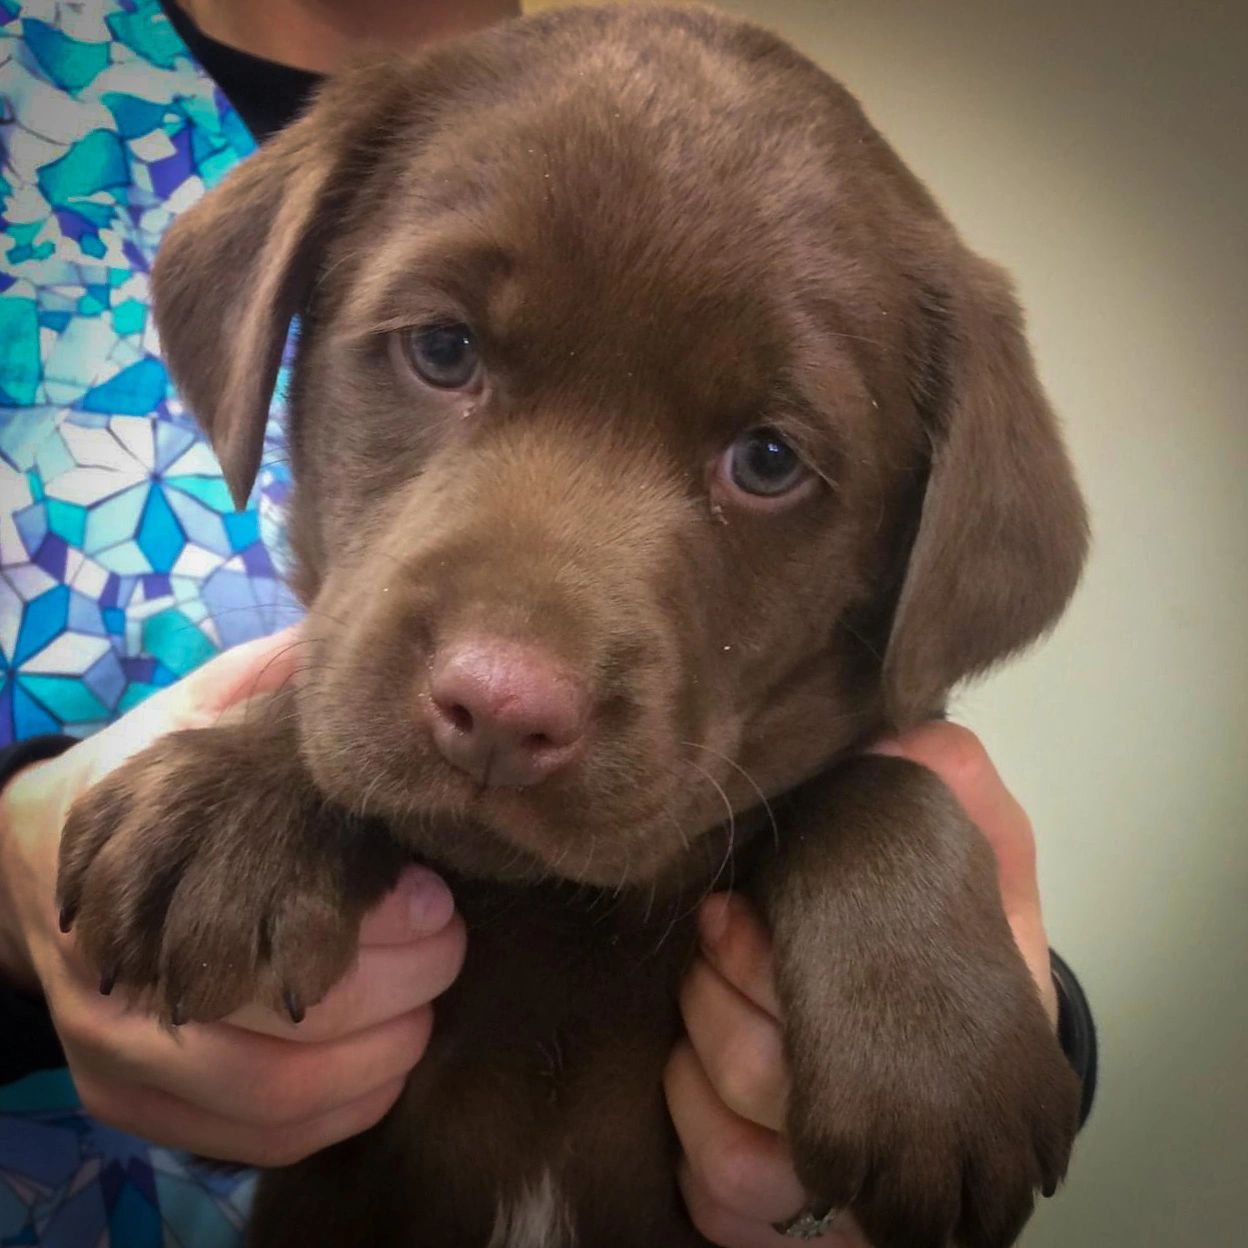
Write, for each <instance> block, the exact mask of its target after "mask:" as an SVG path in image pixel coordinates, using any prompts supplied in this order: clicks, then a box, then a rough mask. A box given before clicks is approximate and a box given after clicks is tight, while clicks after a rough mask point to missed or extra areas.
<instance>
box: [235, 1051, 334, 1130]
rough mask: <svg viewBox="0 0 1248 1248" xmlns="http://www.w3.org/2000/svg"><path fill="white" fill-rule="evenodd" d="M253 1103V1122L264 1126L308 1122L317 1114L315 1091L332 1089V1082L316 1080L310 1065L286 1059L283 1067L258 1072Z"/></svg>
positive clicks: (281, 1065)
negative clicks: (310, 1117)
mask: <svg viewBox="0 0 1248 1248" xmlns="http://www.w3.org/2000/svg"><path fill="white" fill-rule="evenodd" d="M257 1073H258V1074H260V1075H261V1077H259V1078H257V1080H256V1083H255V1087H254V1093H253V1099H252V1106H253V1110H252V1114H251V1115H250V1116H251V1117H252V1118H253V1120H254V1121H255V1122H257V1123H259V1124H261V1125H263V1126H268V1127H281V1126H283V1125H284V1124H287V1123H293V1122H298V1121H299V1120H300V1119H304V1118H307V1117H308V1116H309V1114H310V1113H311V1112H312V1111H314V1109H315V1105H314V1104H313V1103H312V1102H313V1095H314V1094H313V1092H312V1090H313V1089H316V1088H318V1087H324V1086H333V1085H332V1081H329V1080H326V1079H322V1078H317V1077H315V1072H313V1071H310V1070H309V1069H308V1064H307V1063H306V1062H303V1061H299V1060H291V1059H287V1060H286V1061H284V1062H283V1063H281V1064H280V1065H277V1066H274V1067H270V1068H268V1069H265V1070H264V1071H263V1072H257Z"/></svg>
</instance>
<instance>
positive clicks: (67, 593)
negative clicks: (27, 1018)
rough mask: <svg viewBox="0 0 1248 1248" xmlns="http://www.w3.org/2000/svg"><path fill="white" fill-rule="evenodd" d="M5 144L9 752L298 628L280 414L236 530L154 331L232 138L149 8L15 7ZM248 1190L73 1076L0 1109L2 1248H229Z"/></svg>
mask: <svg viewBox="0 0 1248 1248" xmlns="http://www.w3.org/2000/svg"><path fill="white" fill-rule="evenodd" d="M0 142H2V144H3V147H2V149H0V158H2V162H3V163H2V164H0V743H4V742H7V741H10V740H13V739H18V738H23V737H27V736H31V735H33V734H36V733H40V732H49V731H59V730H64V731H67V732H69V733H72V734H76V735H84V734H86V733H89V732H91V731H92V730H93V729H95V728H98V727H100V726H101V725H103V724H105V723H107V722H108V721H109V720H111V719H112V718H114V717H116V716H117V715H119V714H121V713H123V712H124V711H125V710H127V709H128V708H129V707H131V706H133V705H134V704H135V703H137V702H139V701H140V700H142V699H143V698H144V697H146V696H147V695H148V694H150V693H151V692H152V691H153V690H155V689H157V688H159V687H160V686H162V685H165V684H168V683H169V682H171V681H173V680H176V679H177V678H178V677H179V676H181V675H183V674H184V673H186V672H187V671H189V670H191V669H192V668H193V667H195V666H196V665H198V664H199V663H201V662H203V661H204V660H205V659H207V658H208V657H210V656H211V655H212V654H214V653H215V652H217V651H218V650H221V649H224V648H226V647H228V646H230V645H233V644H235V643H236V642H239V641H242V640H245V639H247V638H249V637H253V636H258V635H261V634H264V633H267V632H271V631H273V630H274V629H275V628H277V627H279V626H281V625H282V624H285V623H288V622H290V621H291V620H292V619H293V618H294V615H295V609H294V604H293V602H292V600H291V599H290V598H289V596H288V594H287V592H286V591H285V589H284V588H283V587H282V585H281V582H280V579H279V573H278V568H277V567H276V566H275V565H276V563H280V554H279V555H278V557H277V558H276V560H275V557H274V552H279V551H280V531H281V506H282V501H283V497H284V494H285V491H286V489H287V486H288V479H287V477H286V475H285V471H284V467H283V464H282V457H283V452H282V449H281V439H280V427H281V422H280V413H278V414H277V415H278V419H275V420H274V421H273V422H272V423H271V435H270V436H271V441H270V445H269V446H268V448H267V453H266V456H265V467H264V469H263V471H262V474H261V480H260V482H259V485H258V488H257V492H256V494H255V496H254V497H253V500H252V505H251V507H250V508H249V509H248V510H246V511H244V512H241V513H235V512H234V510H233V508H232V506H231V504H230V500H229V496H228V493H227V491H226V488H225V485H224V483H223V481H222V479H221V475H220V472H219V469H218V466H217V463H216V461H215V459H214V457H213V455H212V452H211V450H210V449H209V447H208V446H207V444H206V443H205V442H204V440H203V439H202V438H201V437H200V435H199V433H198V432H197V430H196V428H195V426H194V424H193V422H192V420H191V418H190V416H189V414H188V413H187V412H186V411H185V409H184V408H183V406H182V404H181V403H180V402H179V400H178V397H177V395H176V394H175V393H174V391H173V389H172V388H171V386H170V383H169V378H168V376H167V375H166V373H165V370H164V367H163V366H162V364H161V362H160V352H159V346H158V344H157V342H156V338H155V334H154V331H153V328H152V324H151V317H150V313H149V309H148V273H149V271H150V268H151V264H152V258H153V256H154V255H155V252H156V248H157V245H158V244H159V242H160V239H161V235H162V233H163V232H164V230H165V228H166V227H167V225H168V224H169V222H170V220H171V219H172V218H173V217H174V216H175V215H176V214H177V213H178V212H179V211H180V210H182V209H183V208H185V207H187V206H188V205H189V204H191V203H193V202H194V201H195V200H196V199H198V198H199V196H200V195H201V194H203V192H204V189H205V188H206V187H208V186H211V185H212V184H213V183H215V182H216V181H218V180H219V179H220V178H221V177H222V176H223V175H224V174H225V172H226V171H227V170H228V169H229V168H230V167H231V166H232V165H233V164H235V163H236V162H237V161H238V160H240V159H242V158H243V157H245V156H246V155H247V154H248V153H249V152H250V151H251V150H252V149H253V146H254V145H253V142H252V139H251V137H250V135H249V134H248V133H247V131H246V129H245V127H244V126H243V124H242V122H241V121H240V120H239V118H238V116H237V115H236V114H235V112H234V111H233V110H232V109H231V108H230V107H229V105H228V104H227V103H226V101H225V99H224V98H223V97H222V96H221V94H220V92H219V91H217V89H216V88H215V87H214V85H213V83H212V82H211V81H210V80H209V79H208V78H207V77H206V76H205V75H204V73H203V72H202V70H201V69H199V67H198V66H196V65H195V64H194V63H193V62H192V61H191V59H190V57H189V55H188V53H187V51H186V49H185V47H184V46H183V45H182V43H181V41H180V40H179V39H178V37H177V35H176V34H175V32H174V30H173V28H172V27H171V26H170V24H169V22H168V21H167V20H166V18H165V17H164V15H163V14H162V13H161V11H160V8H159V6H158V5H157V4H156V3H155V0H86V2H85V3H74V4H71V3H66V2H64V0H62V2H56V0H20V2H19V0H0ZM222 280H223V281H228V280H229V275H228V274H222ZM0 1043H3V1036H0ZM249 1191H250V1181H249V1179H247V1178H246V1177H243V1178H239V1177H228V1176H221V1175H219V1174H215V1173H212V1172H204V1171H201V1170H196V1169H195V1168H194V1167H193V1166H192V1165H191V1164H190V1163H189V1162H188V1160H187V1159H186V1158H182V1157H179V1156H177V1155H175V1154H173V1153H170V1152H168V1151H166V1150H163V1149H159V1148H154V1147H152V1146H150V1145H148V1144H146V1143H144V1142H143V1141H140V1140H136V1139H134V1138H131V1137H129V1136H125V1135H123V1134H121V1133H119V1132H116V1131H112V1130H110V1129H108V1128H106V1127H103V1126H101V1125H100V1124H98V1123H95V1122H93V1121H92V1120H90V1119H88V1118H86V1117H85V1116H84V1115H83V1114H82V1112H81V1109H80V1106H79V1103H78V1100H77V1097H76V1095H75V1094H74V1090H73V1085H72V1083H71V1081H70V1079H69V1076H68V1073H67V1072H65V1071H54V1072H44V1073H41V1074H36V1075H32V1076H30V1077H29V1078H27V1079H25V1080H23V1081H22V1082H20V1083H17V1084H13V1085H10V1086H8V1087H4V1088H0V1246H3V1248H10V1246H13V1245H19V1244H20V1245H43V1246H45V1248H109V1245H111V1246H112V1248H158V1246H159V1248H226V1246H227V1245H234V1244H236V1243H237V1242H238V1238H239V1227H240V1226H241V1225H242V1221H243V1218H244V1214H245V1209H246V1204H247V1198H248V1194H249Z"/></svg>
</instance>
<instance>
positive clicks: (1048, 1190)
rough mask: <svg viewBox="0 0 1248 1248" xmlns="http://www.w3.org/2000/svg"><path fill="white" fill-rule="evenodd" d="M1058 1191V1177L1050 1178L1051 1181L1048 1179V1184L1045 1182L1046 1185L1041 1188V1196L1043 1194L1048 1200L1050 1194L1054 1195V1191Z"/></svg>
mask: <svg viewBox="0 0 1248 1248" xmlns="http://www.w3.org/2000/svg"><path fill="white" fill-rule="evenodd" d="M1056 1191H1057V1180H1056V1179H1050V1180H1049V1181H1048V1182H1047V1183H1046V1184H1045V1185H1044V1186H1043V1187H1042V1188H1041V1189H1040V1195H1041V1196H1043V1197H1044V1198H1045V1200H1048V1198H1049V1197H1050V1196H1052V1195H1053V1194H1054V1192H1056Z"/></svg>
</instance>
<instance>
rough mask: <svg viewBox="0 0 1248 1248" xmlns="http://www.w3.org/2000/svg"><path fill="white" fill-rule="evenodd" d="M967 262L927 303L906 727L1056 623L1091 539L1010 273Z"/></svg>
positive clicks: (891, 706)
mask: <svg viewBox="0 0 1248 1248" xmlns="http://www.w3.org/2000/svg"><path fill="white" fill-rule="evenodd" d="M958 263H959V269H960V271H959V273H958V274H957V277H956V279H955V281H954V282H953V283H952V287H951V289H950V290H949V291H948V293H947V295H945V296H944V297H942V298H939V299H933V300H931V301H930V302H929V306H928V308H927V317H928V322H929V326H928V328H929V331H930V332H929V334H928V337H929V346H928V355H929V357H930V358H929V359H928V361H927V363H926V368H925V370H924V371H925V374H926V378H927V383H926V385H925V389H926V401H927V402H926V406H927V415H928V417H929V419H930V421H931V426H932V427H931V430H930V433H931V438H932V460H931V473H930V477H929V479H928V484H927V490H926V494H925V496H924V500H923V507H922V513H921V517H920V520H919V527H918V533H917V536H916V537H915V540H914V544H913V547H912V550H911V553H910V560H909V565H908V567H907V569H906V574H905V579H904V581H903V583H902V588H901V593H900V596H899V598H898V603H897V609H896V612H895V614H894V618H893V626H892V631H891V635H890V637H889V641H888V647H887V649H886V651H885V655H884V671H883V676H884V694H885V702H886V708H887V712H888V715H889V718H890V720H891V721H892V722H893V724H894V726H895V727H898V728H900V727H904V726H906V725H908V724H913V723H915V722H916V721H917V720H919V719H922V718H924V717H926V716H928V715H930V714H931V713H932V712H933V711H935V710H937V709H938V708H939V706H940V705H941V702H942V699H943V698H944V695H945V693H946V691H947V690H948V689H949V688H950V687H951V686H952V685H954V684H956V683H957V682H958V681H959V680H961V679H962V678H963V677H966V676H970V675H974V674H976V673H979V672H982V671H984V670H985V669H986V668H988V667H990V666H991V665H992V664H993V663H995V662H997V661H998V660H999V659H1002V658H1005V657H1006V656H1007V655H1009V654H1011V653H1012V652H1013V651H1015V650H1018V649H1020V648H1021V647H1023V646H1025V645H1027V644H1028V643H1029V642H1031V641H1033V640H1035V639H1036V638H1037V637H1039V636H1040V635H1041V634H1042V633H1043V632H1044V631H1045V630H1046V629H1048V628H1050V627H1051V626H1052V625H1053V624H1054V623H1055V622H1056V621H1057V618H1058V616H1059V615H1060V614H1061V612H1062V609H1063V608H1064V607H1065V605H1066V602H1067V600H1068V599H1069V598H1070V595H1071V594H1072V593H1073V592H1074V588H1075V585H1076V583H1077V581H1078V579H1079V572H1080V569H1081V567H1082V565H1083V559H1084V555H1085V553H1086V550H1087V543H1088V527H1087V517H1086V513H1085V511H1084V505H1083V500H1082V498H1081V497H1080V494H1079V489H1078V486H1077V485H1076V484H1075V479H1074V473H1073V471H1072V469H1071V465H1070V461H1069V459H1068V458H1067V455H1066V451H1065V448H1064V446H1063V445H1062V439H1061V435H1060V433H1059V431H1058V427H1057V422H1056V420H1055V418H1054V416H1053V413H1052V411H1051V410H1050V408H1049V405H1048V402H1047V400H1046V399H1045V396H1044V393H1043V391H1042V390H1041V388H1040V383H1039V381H1038V380H1037V378H1036V372H1035V366H1034V365H1033V363H1032V359H1031V353H1030V351H1029V350H1028V347H1027V343H1026V340H1025V339H1024V336H1023V325H1022V315H1021V313H1020V311H1019V308H1018V304H1017V302H1016V301H1015V299H1014V296H1013V293H1012V291H1011V289H1010V285H1009V282H1008V280H1007V278H1006V277H1005V275H1004V274H1003V273H1002V272H1001V271H1000V270H999V269H997V268H996V267H995V266H994V265H991V264H989V263H987V262H986V261H983V260H980V259H979V258H978V257H975V256H971V255H970V254H969V253H966V252H963V253H962V254H961V256H960V257H959V261H958Z"/></svg>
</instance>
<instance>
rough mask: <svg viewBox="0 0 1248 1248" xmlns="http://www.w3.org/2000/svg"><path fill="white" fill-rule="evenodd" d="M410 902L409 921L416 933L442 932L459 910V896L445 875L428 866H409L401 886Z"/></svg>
mask: <svg viewBox="0 0 1248 1248" xmlns="http://www.w3.org/2000/svg"><path fill="white" fill-rule="evenodd" d="M397 891H400V892H402V893H403V894H404V897H405V900H406V903H407V922H408V926H409V927H410V929H411V931H412V934H413V935H414V936H428V935H432V933H434V932H440V931H441V930H442V929H443V928H444V927H445V926H446V925H447V924H448V923H449V922H450V921H451V915H452V914H453V913H454V910H455V899H454V898H453V897H452V896H451V890H450V889H449V888H447V886H446V884H445V883H443V881H442V877H441V876H439V875H436V874H435V873H434V872H432V871H430V870H429V869H428V868H427V867H407V868H406V869H405V870H404V872H403V875H402V876H401V877H400V879H399V883H398V889H397Z"/></svg>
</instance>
